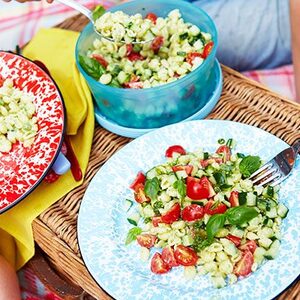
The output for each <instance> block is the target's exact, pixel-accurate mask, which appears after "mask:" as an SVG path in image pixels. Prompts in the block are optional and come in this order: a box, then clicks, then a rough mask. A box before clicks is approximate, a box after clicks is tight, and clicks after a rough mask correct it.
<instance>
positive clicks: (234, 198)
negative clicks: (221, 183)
mask: <svg viewBox="0 0 300 300" xmlns="http://www.w3.org/2000/svg"><path fill="white" fill-rule="evenodd" d="M229 202H230V204H231V207H235V206H239V205H240V203H239V192H237V191H232V192H231V194H230V197H229Z"/></svg>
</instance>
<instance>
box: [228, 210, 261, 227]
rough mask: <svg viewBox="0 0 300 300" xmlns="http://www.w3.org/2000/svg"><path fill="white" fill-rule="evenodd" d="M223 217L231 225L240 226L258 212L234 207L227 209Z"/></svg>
mask: <svg viewBox="0 0 300 300" xmlns="http://www.w3.org/2000/svg"><path fill="white" fill-rule="evenodd" d="M225 215H226V217H227V220H228V222H229V223H230V224H231V225H242V224H244V223H246V222H249V221H250V220H252V219H253V218H255V217H256V216H257V215H258V212H257V211H256V210H255V209H254V208H253V207H247V206H236V207H232V208H229V209H228V210H227V211H226V213H225Z"/></svg>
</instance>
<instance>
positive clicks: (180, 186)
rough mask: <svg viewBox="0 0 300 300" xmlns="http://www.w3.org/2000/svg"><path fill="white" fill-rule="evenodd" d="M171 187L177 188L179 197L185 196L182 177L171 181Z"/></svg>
mask: <svg viewBox="0 0 300 300" xmlns="http://www.w3.org/2000/svg"><path fill="white" fill-rule="evenodd" d="M173 187H174V188H175V189H177V191H178V193H179V195H180V197H181V199H183V198H184V197H185V196H186V184H185V183H184V181H183V180H182V179H178V180H176V181H175V182H174V183H173Z"/></svg>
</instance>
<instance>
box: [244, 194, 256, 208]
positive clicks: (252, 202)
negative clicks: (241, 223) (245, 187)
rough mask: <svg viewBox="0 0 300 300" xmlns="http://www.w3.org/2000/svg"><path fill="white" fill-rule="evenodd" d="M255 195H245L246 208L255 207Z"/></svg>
mask: <svg viewBox="0 0 300 300" xmlns="http://www.w3.org/2000/svg"><path fill="white" fill-rule="evenodd" d="M256 198H257V197H256V195H255V194H254V193H251V192H250V193H247V202H246V204H247V206H255V205H256Z"/></svg>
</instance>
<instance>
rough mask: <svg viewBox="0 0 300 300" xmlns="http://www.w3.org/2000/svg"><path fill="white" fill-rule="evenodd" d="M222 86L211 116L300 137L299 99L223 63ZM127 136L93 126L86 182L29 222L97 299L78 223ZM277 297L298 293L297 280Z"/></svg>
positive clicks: (57, 261)
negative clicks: (95, 183) (100, 174)
mask: <svg viewBox="0 0 300 300" xmlns="http://www.w3.org/2000/svg"><path fill="white" fill-rule="evenodd" d="M86 23H87V20H86V19H85V18H84V17H81V16H76V17H74V18H70V19H68V20H66V21H65V22H63V23H62V24H60V25H58V27H60V28H64V29H70V30H75V31H80V30H81V29H82V28H83V26H84V25H86ZM222 69H223V76H224V88H223V93H222V96H221V99H220V101H219V103H218V104H217V106H216V107H215V109H214V111H213V112H212V113H211V114H210V115H209V116H208V118H210V119H226V120H233V121H238V122H241V123H246V124H250V125H253V126H256V127H260V128H262V129H264V130H266V131H268V132H270V133H272V134H274V135H276V136H278V137H279V138H281V139H283V140H284V141H286V142H287V143H292V142H294V141H295V140H296V139H299V138H300V105H297V104H296V103H294V102H292V101H289V100H287V99H283V98H282V97H281V96H279V95H277V94H274V93H272V92H270V91H269V90H268V89H266V88H265V87H263V86H261V85H259V84H257V83H256V82H254V81H250V80H248V79H247V78H245V77H244V76H242V75H241V74H239V73H237V72H235V71H233V70H231V69H230V68H227V67H224V66H223V67H222ZM129 141H130V140H129V139H127V138H123V137H119V136H117V135H115V134H112V133H110V132H108V131H106V130H105V129H103V128H101V127H97V128H96V130H95V136H94V142H93V148H92V153H91V157H90V163H89V166H88V171H87V174H86V177H85V180H84V183H83V184H82V185H81V186H80V187H78V188H76V189H74V190H73V191H71V192H70V193H69V194H67V195H66V196H65V197H63V198H62V199H60V200H59V201H58V202H57V203H55V204H54V205H52V206H51V207H50V208H49V209H47V210H46V211H45V212H44V213H43V214H41V215H40V216H39V218H37V219H36V220H35V221H34V223H33V230H34V235H35V240H36V242H37V243H38V244H39V246H40V247H41V248H42V249H43V250H44V251H45V252H46V253H47V254H48V255H49V258H50V260H51V261H52V262H53V263H54V265H55V266H56V267H57V269H58V270H59V271H60V272H62V273H63V274H65V275H66V276H67V277H69V278H70V279H71V280H72V282H74V283H76V284H78V285H80V286H81V287H82V288H83V289H84V290H86V291H87V292H88V293H90V294H91V295H93V296H94V297H95V298H97V299H101V300H102V299H105V300H106V299H111V297H109V296H108V295H107V294H106V293H105V292H104V291H103V290H102V289H101V288H99V286H98V285H97V284H96V283H95V282H94V280H93V279H92V278H91V276H90V275H89V273H88V271H87V269H86V268H85V266H84V264H83V261H82V259H81V257H80V253H79V249H78V243H77V235H76V232H77V231H76V226H77V215H78V210H79V206H80V202H81V199H82V197H83V194H84V192H85V189H86V188H87V186H88V184H89V182H90V181H91V179H92V178H93V176H94V175H95V174H96V172H97V171H98V170H99V168H100V167H101V166H102V165H103V163H105V162H106V161H107V160H108V159H109V158H110V157H111V156H112V155H113V154H114V153H115V152H116V151H117V150H118V149H120V148H121V147H123V146H124V145H125V144H127V143H128V142H129ZM277 299H280V300H283V299H284V300H286V299H288V300H296V299H300V281H298V283H295V284H294V285H293V286H292V287H290V288H289V289H288V290H287V291H285V293H283V294H282V295H280V296H279V297H278V298H277Z"/></svg>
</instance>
